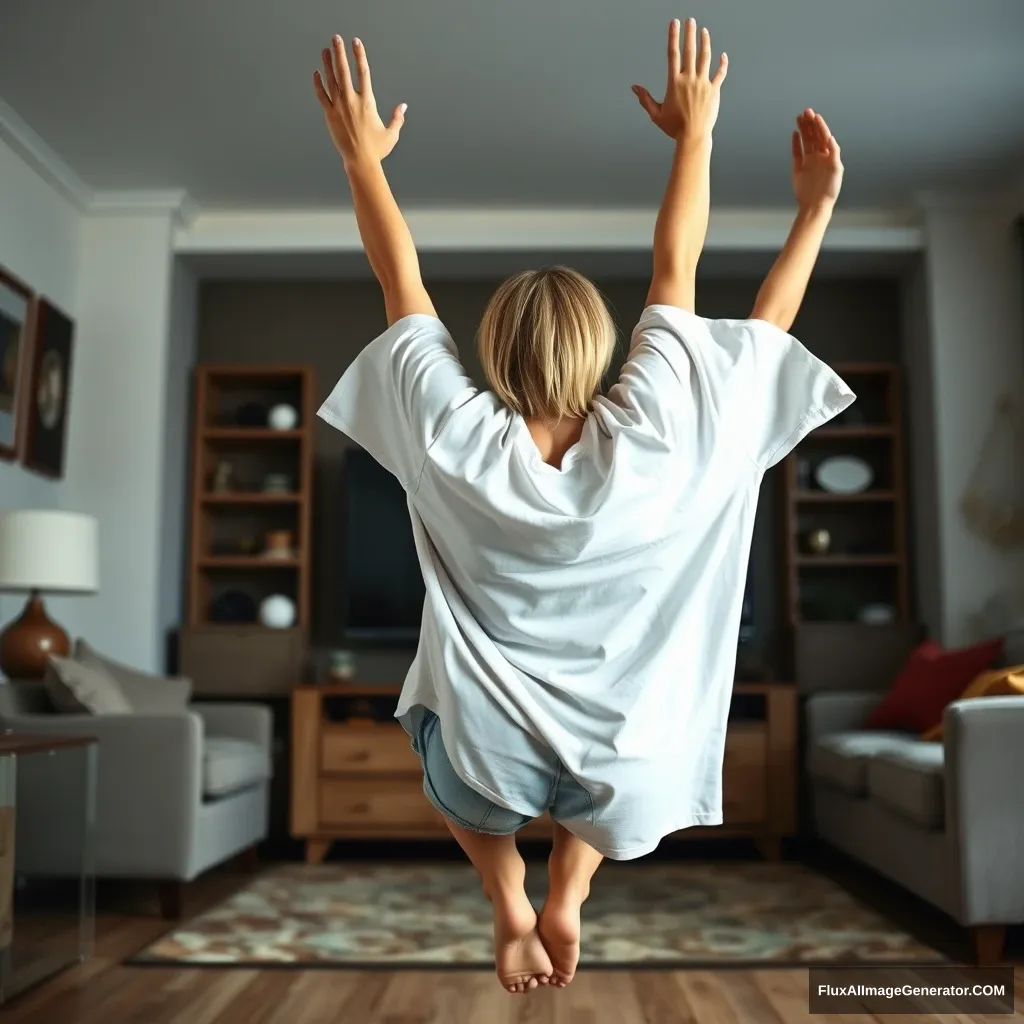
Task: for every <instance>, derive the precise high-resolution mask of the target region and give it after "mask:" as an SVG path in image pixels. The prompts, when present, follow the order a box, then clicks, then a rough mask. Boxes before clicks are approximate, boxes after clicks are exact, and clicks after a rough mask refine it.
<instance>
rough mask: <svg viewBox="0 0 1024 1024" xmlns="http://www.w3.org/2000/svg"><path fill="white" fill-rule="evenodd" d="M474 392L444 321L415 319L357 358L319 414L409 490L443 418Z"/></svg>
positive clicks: (382, 337)
mask: <svg viewBox="0 0 1024 1024" xmlns="http://www.w3.org/2000/svg"><path fill="white" fill-rule="evenodd" d="M475 393H476V388H475V387H474V385H473V382H472V381H471V380H470V379H469V378H468V377H467V376H466V373H465V371H464V370H463V368H462V364H461V363H460V361H459V357H458V350H457V349H456V347H455V343H454V342H453V341H452V339H451V336H450V335H449V334H448V331H447V330H446V329H445V327H444V325H443V324H442V323H441V321H440V320H438V319H436V318H435V317H432V316H426V315H423V314H413V315H411V316H407V317H403V318H402V319H401V320H398V321H396V322H395V323H394V324H392V325H391V326H390V327H389V328H388V329H387V330H386V331H385V332H384V333H383V334H381V335H380V336H379V337H377V338H375V339H374V340H373V341H371V342H370V344H369V345H367V346H366V348H364V349H363V350H362V352H360V353H359V355H357V356H356V358H355V359H354V360H353V361H352V363H351V364H350V365H349V367H348V369H347V370H346V371H345V372H344V374H343V375H342V377H341V379H340V380H339V381H338V383H337V384H336V385H335V386H334V389H333V390H332V391H331V393H330V395H328V397H327V400H326V401H325V402H324V403H323V405H322V406H321V407H320V409H319V412H318V413H317V415H318V416H320V417H321V419H323V420H325V421H326V422H328V423H329V424H330V425H331V426H332V427H336V428H337V429H338V430H340V431H342V432H343V433H345V434H347V435H348V436H349V437H350V438H352V440H353V441H355V442H356V443H357V444H359V445H361V446H362V447H363V448H365V449H366V450H367V451H368V452H369V453H370V454H371V455H372V456H373V457H374V458H375V459H376V460H377V461H378V462H379V463H380V464H381V465H382V466H383V467H384V468H385V469H387V470H388V471H389V472H391V473H393V474H394V475H395V476H396V477H397V478H398V480H399V482H400V483H401V484H402V486H403V487H404V488H405V489H406V490H408V491H412V490H415V488H416V485H417V483H418V482H419V476H420V471H421V470H422V468H423V464H424V462H425V461H426V457H427V450H428V449H429V448H430V446H431V444H433V442H434V440H435V439H436V438H437V436H438V435H439V434H440V432H441V430H442V429H443V428H444V424H445V422H446V421H447V419H448V416H449V415H450V414H451V412H452V411H453V410H454V409H455V408H457V407H458V406H459V405H460V404H461V403H462V402H464V401H466V400H468V399H469V398H471V397H472V396H473V395H474V394H475Z"/></svg>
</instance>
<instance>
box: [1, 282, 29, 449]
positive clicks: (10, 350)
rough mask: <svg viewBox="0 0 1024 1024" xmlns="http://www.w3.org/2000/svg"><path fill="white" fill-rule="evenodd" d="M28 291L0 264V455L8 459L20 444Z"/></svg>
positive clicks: (27, 343) (26, 356)
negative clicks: (0, 266)
mask: <svg viewBox="0 0 1024 1024" xmlns="http://www.w3.org/2000/svg"><path fill="white" fill-rule="evenodd" d="M31 306H32V293H31V292H30V291H29V290H28V288H26V287H25V285H23V284H22V283H21V282H20V281H18V280H16V279H15V278H13V277H11V275H10V274H8V273H7V272H6V271H4V270H3V268H0V459H6V460H7V461H12V460H14V459H16V458H17V457H18V452H19V449H20V446H21V442H22V437H21V432H22V430H23V429H24V428H23V425H22V420H23V416H24V405H25V401H24V399H25V395H24V391H25V368H26V363H27V362H28V348H29V333H30V328H29V320H30V318H31Z"/></svg>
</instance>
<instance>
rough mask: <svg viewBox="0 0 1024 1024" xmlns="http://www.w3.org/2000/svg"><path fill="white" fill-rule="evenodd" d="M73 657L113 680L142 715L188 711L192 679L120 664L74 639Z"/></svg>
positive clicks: (133, 708)
mask: <svg viewBox="0 0 1024 1024" xmlns="http://www.w3.org/2000/svg"><path fill="white" fill-rule="evenodd" d="M75 660H76V661H77V662H79V663H80V664H82V665H85V666H86V667H87V668H92V669H96V670H97V671H102V672H106V673H107V674H108V675H110V676H112V677H113V678H114V679H115V680H117V684H118V686H120V688H121V691H122V692H123V693H124V695H125V697H127V699H128V703H129V704H130V705H131V710H132V711H135V712H137V713H139V714H143V715H163V714H182V713H183V712H185V711H187V710H188V702H189V698H190V697H191V696H192V680H190V679H182V678H178V677H176V676H156V675H151V674H150V673H148V672H139V671H137V670H136V669H133V668H129V667H128V666H127V665H122V664H121V663H120V662H118V661H114V660H113V659H112V658H108V657H106V656H105V655H102V654H100V653H99V652H97V651H95V650H94V649H93V648H92V647H90V646H89V645H88V644H87V643H86V642H85V641H84V640H78V641H76V642H75Z"/></svg>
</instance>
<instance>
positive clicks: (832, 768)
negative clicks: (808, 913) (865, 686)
mask: <svg viewBox="0 0 1024 1024" xmlns="http://www.w3.org/2000/svg"><path fill="white" fill-rule="evenodd" d="M881 697H882V694H880V693H877V692H830V693H814V694H811V695H810V696H809V697H808V698H807V702H806V726H807V730H806V740H807V761H806V763H807V772H808V776H809V782H810V787H809V788H810V799H811V808H812V816H813V827H814V830H815V832H816V834H817V835H818V836H819V837H820V838H822V839H824V840H825V841H827V842H828V843H830V844H832V845H833V846H836V847H838V848H839V849H841V850H842V851H844V852H845V853H847V854H849V855H851V856H853V857H855V858H856V859H858V860H860V861H863V862H864V863H865V864H868V865H870V866H871V867H872V868H874V869H875V870H877V871H879V872H881V873H882V874H883V875H886V876H887V877H889V878H891V879H893V880H895V881H896V882H898V883H900V884H901V885H903V886H905V887H906V888H907V889H910V890H911V891H912V892H914V893H916V894H917V895H918V896H920V897H922V898H923V899H925V900H927V901H928V902H930V903H932V904H934V905H935V906H937V907H940V908H941V909H942V910H944V911H945V912H946V913H947V914H949V915H950V916H951V917H953V918H954V919H955V920H956V921H958V922H959V923H960V924H962V925H964V926H966V927H968V928H970V929H971V931H972V933H973V941H974V948H975V953H976V956H977V959H978V962H979V963H982V964H992V963H998V961H999V959H1000V957H1001V953H1002V948H1003V943H1004V939H1005V929H1006V926H1007V925H1011V924H1017V923H1020V922H1024V697H987V698H983V699H980V700H973V701H971V700H967V701H955V702H954V703H953V704H951V705H949V707H948V708H947V709H946V711H945V714H944V716H943V737H944V738H943V740H942V741H941V742H933V743H926V742H922V741H920V740H918V739H917V738H916V737H914V736H910V735H907V734H901V733H892V732H868V731H866V730H864V729H863V728H862V726H863V723H864V721H865V720H866V718H867V716H868V714H869V712H870V711H871V709H872V708H873V707H874V706H875V705H876V704H877V703H878V702H879V701H880V700H881Z"/></svg>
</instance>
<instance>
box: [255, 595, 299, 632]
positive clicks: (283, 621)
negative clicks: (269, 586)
mask: <svg viewBox="0 0 1024 1024" xmlns="http://www.w3.org/2000/svg"><path fill="white" fill-rule="evenodd" d="M260 622H262V623H263V625H264V626H267V627H269V628H270V629H288V627H289V626H292V625H294V623H295V602H294V601H293V600H292V599H291V598H290V597H285V596H284V594H271V595H270V597H267V598H264V599H263V601H262V603H261V604H260Z"/></svg>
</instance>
